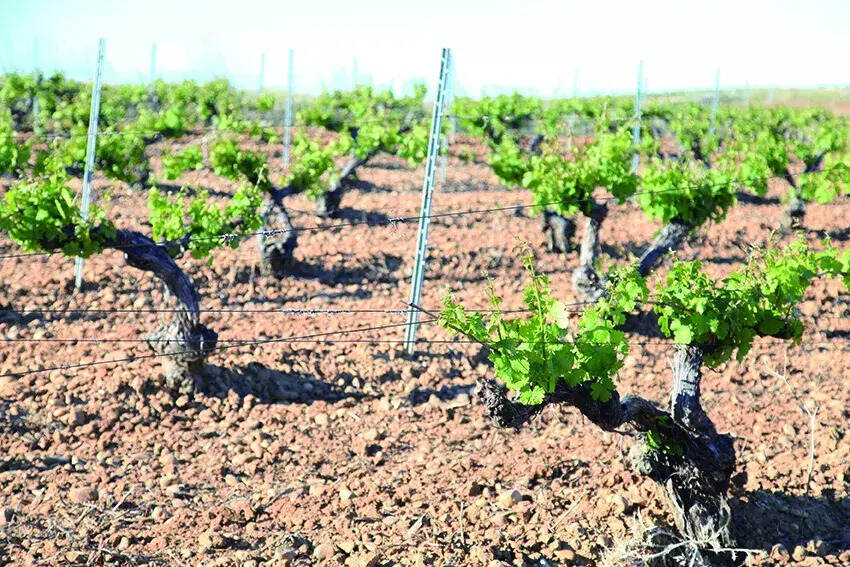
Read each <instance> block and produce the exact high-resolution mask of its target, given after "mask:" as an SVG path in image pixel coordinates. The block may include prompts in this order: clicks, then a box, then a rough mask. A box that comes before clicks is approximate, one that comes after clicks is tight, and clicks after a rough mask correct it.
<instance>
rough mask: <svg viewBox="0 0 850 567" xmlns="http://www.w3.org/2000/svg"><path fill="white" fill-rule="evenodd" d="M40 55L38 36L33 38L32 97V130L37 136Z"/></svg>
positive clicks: (39, 108)
mask: <svg viewBox="0 0 850 567" xmlns="http://www.w3.org/2000/svg"><path fill="white" fill-rule="evenodd" d="M38 55H39V53H38V38H37V37H36V38H33V40H32V59H33V72H34V73H35V81H36V90H35V96H33V98H32V132H33V134H35V135H36V136H37V135H38V133H39V124H38V115H39V114H41V105H40V103H39V100H38V91H39V90H40V88H38V87H40V86H41V69H40V65H39V60H38V59H39V58H38Z"/></svg>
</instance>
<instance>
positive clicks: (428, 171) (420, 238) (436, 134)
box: [404, 47, 451, 354]
mask: <svg viewBox="0 0 850 567" xmlns="http://www.w3.org/2000/svg"><path fill="white" fill-rule="evenodd" d="M450 57H451V50H450V49H448V48H446V47H444V48H443V51H442V54H441V57H440V79H439V82H438V83H437V99H436V100H435V101H434V110H433V113H432V114H431V132H430V135H429V137H428V159H427V161H426V162H425V180H424V182H423V184H422V209H421V211H420V213H419V232H418V234H417V238H416V258H415V260H414V264H413V277H412V278H411V286H410V303H411V304H413V305H419V302H420V301H421V298H422V281H423V280H424V279H425V254H426V251H427V247H428V228H429V227H430V225H431V222H430V221H431V219H430V215H431V197H432V195H433V193H434V173H436V171H435V170H436V168H437V156H438V151H439V149H440V148H439V146H440V130H441V126H442V122H443V110H444V105H445V101H446V83H447V78H448V67H449V59H450ZM418 322H419V311H418V310H416V309H415V308H413V307H411V308H410V309H409V310H408V311H407V326H406V327H405V330H404V341H405V343H406V344H407V352H408V354H413V350H414V347H415V346H416V328H417V327H418Z"/></svg>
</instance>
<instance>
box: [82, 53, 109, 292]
mask: <svg viewBox="0 0 850 567" xmlns="http://www.w3.org/2000/svg"><path fill="white" fill-rule="evenodd" d="M105 51H106V40H104V39H103V38H100V40H99V41H98V42H97V71H96V72H95V75H94V85H93V86H92V95H91V109H90V111H89V134H88V141H87V143H86V165H85V169H84V171H83V202H82V205H81V207H80V214H81V215H82V217H83V219H84V220H85V219H87V218H88V216H89V207H90V206H91V179H92V173H93V170H94V154H95V148H96V146H97V120H98V117H99V115H100V86H101V85H100V81H101V78H102V76H103V55H104V52H105ZM82 285H83V259H82V258H77V259H76V261H75V265H74V289H76V290H77V291H80V288H82Z"/></svg>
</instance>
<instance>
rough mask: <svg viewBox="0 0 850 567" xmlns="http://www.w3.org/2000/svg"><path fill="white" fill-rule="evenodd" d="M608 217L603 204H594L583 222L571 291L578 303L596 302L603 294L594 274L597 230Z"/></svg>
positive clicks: (606, 209) (595, 273)
mask: <svg viewBox="0 0 850 567" xmlns="http://www.w3.org/2000/svg"><path fill="white" fill-rule="evenodd" d="M606 216H608V207H607V206H606V205H605V204H599V203H594V204H593V209H591V211H590V214H588V215H586V218H585V221H584V236H583V237H582V239H581V251H580V253H579V260H578V267H577V268H576V269H575V270H574V271H573V289H574V290H575V293H576V297H577V298H578V300H579V301H587V302H591V301H596V300H597V299H599V298H600V297H602V295H603V294H604V293H605V286H604V284H603V283H602V282H601V280H600V278H599V274H598V273H597V272H596V260H597V259H598V257H599V229H600V228H601V226H602V221H604V220H605V217H606Z"/></svg>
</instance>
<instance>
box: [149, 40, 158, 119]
mask: <svg viewBox="0 0 850 567" xmlns="http://www.w3.org/2000/svg"><path fill="white" fill-rule="evenodd" d="M154 95H156V42H154V43H151V57H150V70H149V71H148V103H149V104H150V105H151V107H153V106H154Z"/></svg>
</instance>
